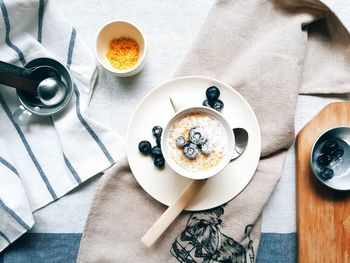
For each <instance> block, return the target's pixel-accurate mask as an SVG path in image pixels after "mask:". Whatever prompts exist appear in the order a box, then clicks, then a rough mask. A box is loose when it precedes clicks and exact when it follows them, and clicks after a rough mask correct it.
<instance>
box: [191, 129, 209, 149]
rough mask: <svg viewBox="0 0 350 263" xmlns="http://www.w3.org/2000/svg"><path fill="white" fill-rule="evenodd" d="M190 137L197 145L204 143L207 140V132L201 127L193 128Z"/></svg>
mask: <svg viewBox="0 0 350 263" xmlns="http://www.w3.org/2000/svg"><path fill="white" fill-rule="evenodd" d="M188 138H189V140H190V141H191V142H192V143H194V144H196V145H202V144H204V143H205V142H206V141H207V138H206V136H205V132H204V131H203V129H201V128H200V127H194V128H192V129H191V130H190V132H189V133H188Z"/></svg>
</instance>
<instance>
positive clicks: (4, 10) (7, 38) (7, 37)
mask: <svg viewBox="0 0 350 263" xmlns="http://www.w3.org/2000/svg"><path fill="white" fill-rule="evenodd" d="M0 7H1V11H2V15H3V17H4V22H5V28H6V35H5V42H6V44H7V45H8V46H9V47H10V48H12V49H13V50H14V51H16V52H17V54H18V56H19V59H20V60H21V62H22V64H23V65H24V64H25V63H26V60H25V59H24V55H23V53H22V51H21V50H20V49H19V48H18V47H17V46H15V45H14V44H13V43H12V42H11V40H10V30H11V26H10V20H9V17H8V13H7V8H6V5H5V3H4V1H3V0H0Z"/></svg>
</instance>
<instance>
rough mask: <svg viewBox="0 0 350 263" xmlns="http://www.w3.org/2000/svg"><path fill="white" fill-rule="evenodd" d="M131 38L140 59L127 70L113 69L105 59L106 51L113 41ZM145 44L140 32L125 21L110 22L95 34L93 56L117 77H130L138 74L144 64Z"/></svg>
mask: <svg viewBox="0 0 350 263" xmlns="http://www.w3.org/2000/svg"><path fill="white" fill-rule="evenodd" d="M121 37H125V38H131V39H133V40H134V41H136V43H137V44H138V46H139V53H140V57H139V60H138V62H137V64H136V65H135V66H134V67H132V68H130V69H128V70H119V69H117V68H114V67H113V66H112V65H111V64H110V63H109V61H108V59H107V56H106V54H107V51H108V48H109V45H110V42H111V41H112V40H113V39H118V38H121ZM146 55H147V42H146V39H145V37H144V34H143V33H142V31H141V30H140V29H139V28H138V27H137V26H136V25H134V24H132V23H130V22H127V21H112V22H109V23H107V24H105V25H104V26H103V27H102V28H101V29H100V30H99V31H98V33H97V35H96V41H95V56H96V59H97V61H98V62H99V63H100V65H101V66H102V67H103V68H104V69H106V70H107V71H109V72H110V73H112V74H113V75H115V76H117V77H130V76H133V75H135V74H137V73H139V72H140V71H141V70H142V69H143V68H144V66H145V64H146Z"/></svg>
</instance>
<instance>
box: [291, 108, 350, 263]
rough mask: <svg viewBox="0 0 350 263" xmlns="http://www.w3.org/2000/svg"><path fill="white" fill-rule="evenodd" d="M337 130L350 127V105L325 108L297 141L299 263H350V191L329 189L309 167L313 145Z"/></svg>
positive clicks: (305, 128)
mask: <svg viewBox="0 0 350 263" xmlns="http://www.w3.org/2000/svg"><path fill="white" fill-rule="evenodd" d="M336 126H350V102H339V103H338V102H337V103H332V104H329V105H328V106H326V107H325V108H323V109H322V111H321V112H320V113H319V114H318V115H317V116H315V117H314V118H313V119H312V120H311V121H310V122H309V123H308V124H307V125H306V126H305V127H304V128H303V129H302V130H301V131H300V133H299V134H298V136H297V139H296V165H297V180H296V181H297V184H296V185H297V186H296V187H297V240H298V262H299V263H314V262H315V263H316V262H317V263H321V262H327V263H328V262H329V263H337V262H339V263H350V191H346V192H339V191H335V190H331V189H328V188H327V187H326V186H324V185H322V184H321V183H320V182H318V181H317V179H316V178H315V177H314V176H313V174H312V170H311V166H310V153H311V148H312V146H313V143H314V142H315V140H316V139H317V138H318V136H319V135H321V133H323V132H324V131H325V130H328V129H330V128H333V127H336Z"/></svg>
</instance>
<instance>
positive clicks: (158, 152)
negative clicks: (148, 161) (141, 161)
mask: <svg viewBox="0 0 350 263" xmlns="http://www.w3.org/2000/svg"><path fill="white" fill-rule="evenodd" d="M151 156H152V157H153V158H157V157H163V153H162V150H161V149H160V148H159V147H158V146H154V147H153V148H152V150H151Z"/></svg>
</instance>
